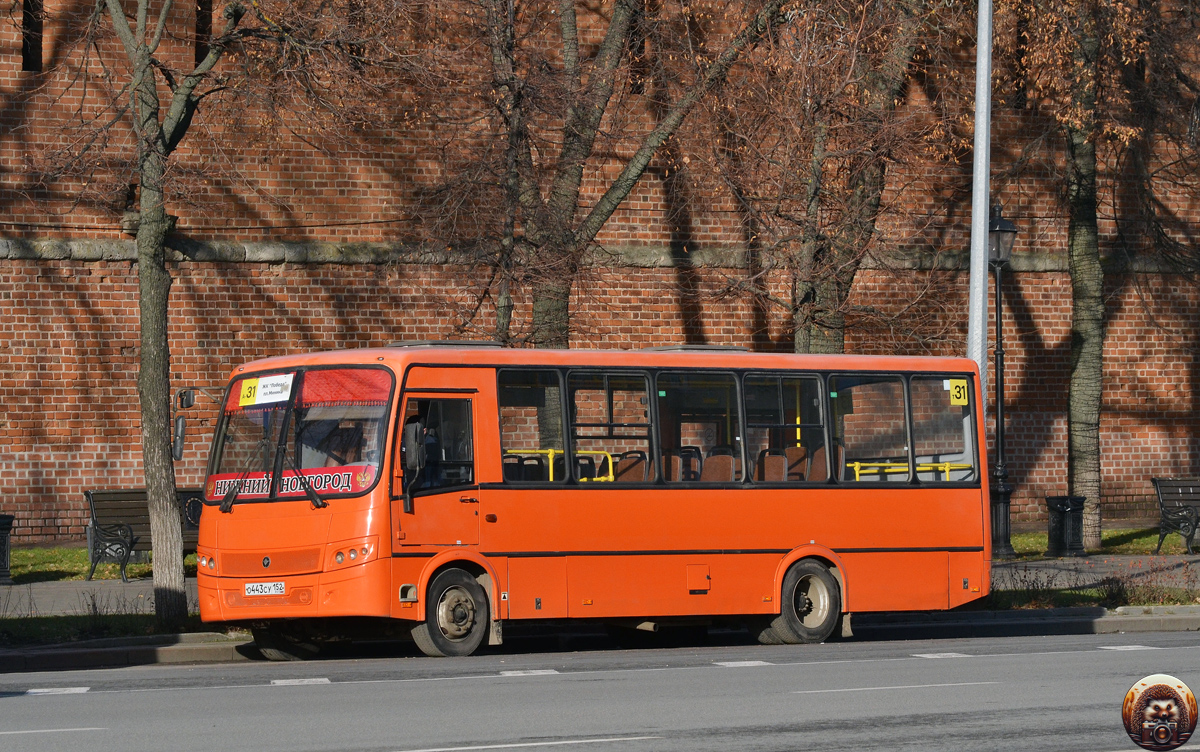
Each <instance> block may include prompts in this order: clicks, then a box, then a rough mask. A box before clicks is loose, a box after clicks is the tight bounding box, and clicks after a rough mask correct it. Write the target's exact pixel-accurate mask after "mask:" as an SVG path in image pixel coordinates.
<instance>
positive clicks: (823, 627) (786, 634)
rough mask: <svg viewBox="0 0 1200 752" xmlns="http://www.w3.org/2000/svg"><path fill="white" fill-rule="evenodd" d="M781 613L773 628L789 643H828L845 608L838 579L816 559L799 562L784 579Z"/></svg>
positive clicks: (772, 625)
mask: <svg viewBox="0 0 1200 752" xmlns="http://www.w3.org/2000/svg"><path fill="white" fill-rule="evenodd" d="M781 596H782V597H781V598H780V606H781V608H780V614H779V616H778V617H776V618H775V620H774V621H772V622H771V631H772V632H774V633H775V636H776V637H778V638H779V640H780V641H781V642H784V643H788V644H797V643H817V642H824V641H825V640H827V639H828V638H829V636H830V635H831V634H833V630H834V628H835V627H837V623H838V617H839V616H840V615H841V611H842V597H841V589H840V588H839V587H838V582H837V579H836V578H835V577H834V576H833V573H831V572H830V571H829V567H827V566H825V565H824V564H822V563H821V562H819V561H816V560H814V559H805V560H804V561H800V562H797V563H796V564H794V565H793V566H792V568H791V569H789V570H788V572H787V574H786V575H784V578H783V590H782V592H781Z"/></svg>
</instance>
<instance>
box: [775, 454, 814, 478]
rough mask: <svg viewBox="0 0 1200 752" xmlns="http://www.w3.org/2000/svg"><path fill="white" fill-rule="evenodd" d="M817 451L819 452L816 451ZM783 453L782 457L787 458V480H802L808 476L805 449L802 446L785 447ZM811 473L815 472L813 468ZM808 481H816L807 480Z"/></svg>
mask: <svg viewBox="0 0 1200 752" xmlns="http://www.w3.org/2000/svg"><path fill="white" fill-rule="evenodd" d="M817 451H820V450H819V449H818V450H817ZM783 452H784V456H785V457H787V480H804V478H805V476H806V475H810V472H809V469H808V450H807V449H805V448H804V447H802V446H790V447H785V448H784V450H783ZM814 457H815V456H814ZM814 461H815V459H814ZM813 472H816V470H815V468H814V470H813ZM809 480H817V479H816V478H809Z"/></svg>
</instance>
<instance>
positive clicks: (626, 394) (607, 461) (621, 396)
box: [567, 371, 653, 483]
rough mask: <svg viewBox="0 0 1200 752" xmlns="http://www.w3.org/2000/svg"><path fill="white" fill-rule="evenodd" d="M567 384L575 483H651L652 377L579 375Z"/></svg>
mask: <svg viewBox="0 0 1200 752" xmlns="http://www.w3.org/2000/svg"><path fill="white" fill-rule="evenodd" d="M567 385H568V391H567V394H568V396H569V399H568V405H570V409H571V423H570V425H571V444H572V451H573V452H574V461H573V462H572V465H571V469H572V471H573V472H574V474H575V479H576V480H578V481H580V482H583V483H627V482H640V481H645V480H648V479H650V478H651V476H652V475H653V473H652V472H651V468H650V466H649V464H648V463H647V462H646V458H647V457H648V456H649V451H650V413H649V404H650V401H649V398H648V392H647V377H646V374H645V373H636V372H633V373H631V372H614V373H588V372H580V371H575V372H572V373H571V374H570V377H569V379H568V381H567Z"/></svg>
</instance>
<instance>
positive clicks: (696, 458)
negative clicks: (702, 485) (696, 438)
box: [676, 446, 704, 480]
mask: <svg viewBox="0 0 1200 752" xmlns="http://www.w3.org/2000/svg"><path fill="white" fill-rule="evenodd" d="M679 459H680V460H681V461H680V471H679V477H678V478H677V479H676V480H700V474H701V473H702V472H703V470H704V455H703V454H701V452H700V447H697V446H685V447H680V448H679Z"/></svg>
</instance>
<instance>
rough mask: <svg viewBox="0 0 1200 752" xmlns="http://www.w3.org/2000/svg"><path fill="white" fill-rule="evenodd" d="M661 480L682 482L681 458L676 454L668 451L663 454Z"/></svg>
mask: <svg viewBox="0 0 1200 752" xmlns="http://www.w3.org/2000/svg"><path fill="white" fill-rule="evenodd" d="M662 463H663V480H668V481H679V480H683V477H682V476H683V458H682V457H680V456H679V453H678V452H675V451H671V450H668V451H666V452H663V455H662Z"/></svg>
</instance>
